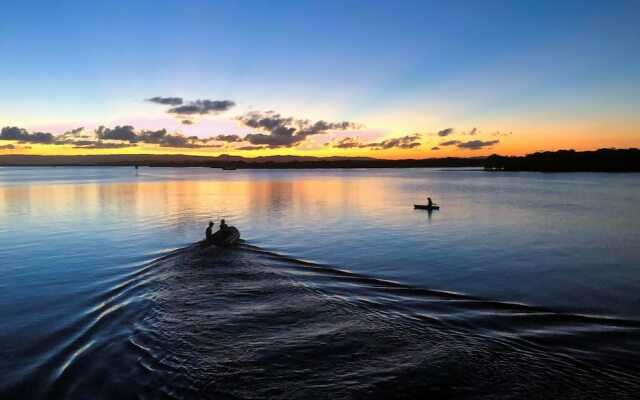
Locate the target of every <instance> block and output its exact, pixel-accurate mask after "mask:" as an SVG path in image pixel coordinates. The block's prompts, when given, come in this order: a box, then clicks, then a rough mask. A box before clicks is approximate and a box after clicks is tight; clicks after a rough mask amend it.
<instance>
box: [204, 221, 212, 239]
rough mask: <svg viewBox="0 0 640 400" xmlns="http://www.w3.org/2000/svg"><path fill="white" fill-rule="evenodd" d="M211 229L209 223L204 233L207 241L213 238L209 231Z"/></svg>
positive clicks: (210, 223)
mask: <svg viewBox="0 0 640 400" xmlns="http://www.w3.org/2000/svg"><path fill="white" fill-rule="evenodd" d="M212 228H213V222H211V221H209V226H208V227H207V230H206V231H205V235H206V236H207V240H211V239H212V238H213V234H212V233H211V229H212Z"/></svg>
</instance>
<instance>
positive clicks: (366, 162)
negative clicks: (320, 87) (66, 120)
mask: <svg viewBox="0 0 640 400" xmlns="http://www.w3.org/2000/svg"><path fill="white" fill-rule="evenodd" d="M274 158H275V160H274V159H266V160H265V159H264V158H263V159H258V160H254V159H250V158H243V157H237V156H226V157H199V156H184V155H179V156H178V155H166V156H162V155H112V156H24V155H15V156H12V155H5V156H0V165H4V166H27V165H28V166H136V165H140V166H148V167H211V168H226V169H233V168H237V169H286V168H291V169H294V168H299V169H310V168H429V167H435V168H438V167H439V168H446V167H451V168H453V167H482V166H484V158H481V157H480V158H457V157H446V158H428V159H421V160H414V159H407V160H381V159H375V158H365V157H360V158H353V159H340V158H337V157H331V158H326V159H322V158H316V157H300V158H297V159H291V158H287V157H285V156H279V157H278V156H276V157H274Z"/></svg>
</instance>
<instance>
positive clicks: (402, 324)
mask: <svg viewBox="0 0 640 400" xmlns="http://www.w3.org/2000/svg"><path fill="white" fill-rule="evenodd" d="M197 250H198V249H197V246H191V247H187V248H183V249H179V250H176V251H172V252H169V253H168V254H166V255H164V256H162V257H160V258H157V259H156V260H154V261H152V262H149V263H146V264H145V265H142V266H140V267H139V268H137V269H136V271H134V272H132V273H130V274H128V275H125V276H120V277H119V278H118V280H117V281H114V282H113V285H111V286H110V288H109V290H106V291H104V292H101V293H96V294H95V296H94V297H93V298H92V299H88V300H87V301H88V304H89V305H88V307H87V312H86V313H85V315H82V316H79V317H78V318H77V319H76V320H73V321H70V322H69V323H68V324H67V325H66V326H65V327H64V328H63V329H61V330H60V331H59V332H57V333H56V335H55V337H53V338H51V340H50V341H48V342H47V343H42V344H41V347H40V348H38V349H34V351H36V352H40V353H41V354H42V357H40V360H41V361H40V362H39V363H38V364H37V365H31V366H28V367H24V368H17V372H16V373H15V375H13V376H12V377H9V378H8V379H7V381H8V382H9V385H8V387H6V388H5V390H4V392H5V393H6V394H7V395H8V397H7V396H4V395H2V390H0V395H2V396H0V397H2V398H13V397H16V398H17V397H22V398H27V397H28V398H38V397H39V398H181V399H196V398H211V399H226V398H228V399H236V398H283V399H291V398H301V399H307V398H367V399H370V398H389V397H394V398H418V397H419V398H478V397H481V398H514V397H522V398H554V397H556V398H576V399H577V398H632V397H634V396H635V395H636V394H637V393H638V392H640V364H639V362H638V360H639V359H640V357H638V356H639V355H640V341H639V340H638V337H639V334H640V321H634V320H622V319H608V318H600V317H595V316H584V315H572V314H563V313H558V312H554V311H553V310H548V309H543V308H536V307H530V306H527V305H521V304H512V303H502V302H495V301H490V300H485V299H479V298H473V297H468V296H464V295H460V294H456V293H450V292H444V291H436V290H427V289H421V288H412V287H410V286H406V285H401V284H399V283H396V282H391V281H386V280H380V279H375V278H372V277H368V276H364V275H359V274H354V273H351V272H349V271H346V270H344V269H341V268H335V267H331V266H326V265H319V264H315V263H311V262H306V261H302V260H298V259H295V258H291V257H286V256H283V255H280V254H277V253H273V252H269V251H266V250H264V249H261V248H259V247H257V246H253V245H250V244H247V243H242V244H240V245H238V246H236V248H233V249H225V248H220V249H217V250H216V251H214V252H211V253H206V254H203V253H202V252H199V251H197Z"/></svg>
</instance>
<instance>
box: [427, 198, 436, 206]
mask: <svg viewBox="0 0 640 400" xmlns="http://www.w3.org/2000/svg"><path fill="white" fill-rule="evenodd" d="M427 205H428V206H429V207H433V206H435V205H436V203H434V202H433V201H431V197H427Z"/></svg>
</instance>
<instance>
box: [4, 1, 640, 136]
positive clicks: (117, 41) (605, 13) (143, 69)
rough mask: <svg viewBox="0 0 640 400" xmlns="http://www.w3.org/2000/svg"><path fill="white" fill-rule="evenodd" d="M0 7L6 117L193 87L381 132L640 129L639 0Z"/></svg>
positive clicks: (121, 108) (97, 118)
mask: <svg viewBox="0 0 640 400" xmlns="http://www.w3.org/2000/svg"><path fill="white" fill-rule="evenodd" d="M0 13H1V17H2V24H0V55H1V58H0V88H1V90H2V94H3V95H2V96H0V105H1V106H2V107H1V109H0V123H2V124H3V126H4V125H11V124H20V125H21V126H24V127H25V128H32V129H35V128H42V127H46V126H51V127H52V129H54V130H55V129H56V127H57V126H60V127H66V126H72V125H74V124H84V125H87V124H96V125H98V124H110V123H120V122H122V123H124V122H126V121H129V120H131V121H133V122H135V123H137V124H138V125H139V124H140V123H145V122H144V121H148V123H149V126H148V127H145V126H140V128H154V129H156V128H158V127H159V125H160V124H162V123H163V122H166V121H165V120H166V117H162V116H161V114H162V112H163V111H162V110H159V109H158V108H155V107H154V106H153V105H151V104H148V103H145V102H144V101H143V100H144V99H146V98H149V97H153V96H181V97H184V98H188V99H216V100H223V99H231V100H233V101H235V102H236V103H237V107H236V108H235V109H234V112H236V113H240V112H245V111H247V110H275V111H277V112H279V113H283V114H285V115H291V116H296V117H300V118H312V119H313V118H315V119H325V120H336V121H341V120H348V121H358V122H360V123H362V124H364V125H366V126H367V128H368V129H369V130H370V131H372V132H380V133H381V134H382V133H384V134H396V133H397V134H398V135H400V134H409V133H413V132H414V131H415V132H436V131H438V130H440V129H443V128H447V127H449V126H455V127H456V128H457V129H463V130H464V129H470V128H471V127H475V126H476V125H480V126H481V128H483V129H484V130H486V131H490V130H502V131H505V130H513V131H518V130H522V129H523V128H524V129H525V131H526V129H529V128H528V126H531V127H535V126H547V125H548V126H558V127H563V126H568V125H571V126H574V125H575V124H576V123H577V122H576V121H580V120H582V119H584V118H587V119H590V120H597V123H596V122H594V124H595V125H598V124H600V125H602V124H604V121H607V120H608V119H615V121H613V122H614V125H615V124H623V122H624V124H623V125H624V126H625V127H626V128H625V129H626V131H625V132H626V133H625V134H626V135H627V136H628V135H632V134H634V132H638V131H637V130H636V131H634V130H633V128H632V124H635V123H636V122H638V118H636V117H634V114H636V113H637V112H639V105H640V99H639V94H638V92H639V90H638V88H639V87H640V72H638V71H640V27H639V26H640V2H638V1H619V2H615V1H614V2H610V1H607V2H605V1H497V2H495V1H494V2H491V1H482V2H480V1H477V2H476V1H448V2H441V1H384V2H383V1H242V2H241V1H236V2H229V1H227V2H216V1H181V2H176V1H171V2H169V1H149V2H133V1H108V2H87V1H84V2H81V1H41V2H35V1H11V0H10V1H6V0H5V1H3V3H2V8H1V9H0ZM162 118H165V119H162ZM141 121H142V122H141ZM133 122H132V123H133ZM229 124H230V122H229V121H227V120H225V121H217V122H216V121H209V122H208V123H204V122H203V123H201V124H200V125H199V126H198V127H191V128H190V129H193V130H194V132H195V133H196V134H198V135H202V134H204V132H205V130H212V129H225V128H228V127H229V126H230V125H229ZM527 124H529V125H527ZM545 124H547V125H545ZM549 124H550V125H549ZM554 124H555V125H554ZM572 124H573V125H572ZM595 125H594V126H595ZM600 125H598V126H600ZM604 125H605V126H606V124H604ZM616 126H618V125H616ZM60 129H61V128H60ZM184 129H187V128H184ZM229 129H230V128H229ZM541 129H542V128H541ZM558 129H560V128H557V129H556V132H557V130H558ZM572 129H573V128H572ZM569 130H571V129H569ZM56 133H60V132H56ZM212 133H215V132H212ZM543 133H544V132H543ZM516 134H517V133H514V135H516ZM523 137H526V134H525V135H524V136H523ZM573 137H574V136H572V138H573ZM627 141H628V140H627ZM625 143H626V142H625Z"/></svg>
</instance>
